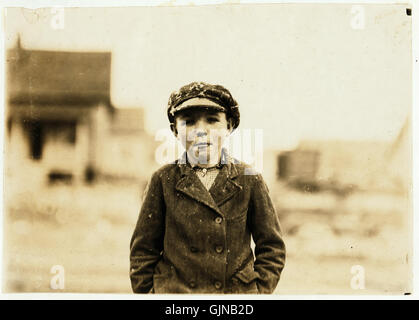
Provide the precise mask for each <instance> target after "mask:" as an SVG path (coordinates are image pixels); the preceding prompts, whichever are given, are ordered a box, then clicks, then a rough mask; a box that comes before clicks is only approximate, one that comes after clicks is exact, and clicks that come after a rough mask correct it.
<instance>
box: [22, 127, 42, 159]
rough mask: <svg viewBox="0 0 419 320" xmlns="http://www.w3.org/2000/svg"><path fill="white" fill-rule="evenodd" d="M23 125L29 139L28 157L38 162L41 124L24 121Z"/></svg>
mask: <svg viewBox="0 0 419 320" xmlns="http://www.w3.org/2000/svg"><path fill="white" fill-rule="evenodd" d="M23 125H24V128H25V131H26V132H27V134H28V137H29V156H30V157H31V158H32V159H34V160H39V159H41V158H42V146H43V132H42V131H43V130H42V124H41V122H40V121H33V120H24V121H23Z"/></svg>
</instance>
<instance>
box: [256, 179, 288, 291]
mask: <svg viewBox="0 0 419 320" xmlns="http://www.w3.org/2000/svg"><path fill="white" fill-rule="evenodd" d="M254 177H255V181H254V185H253V188H252V196H251V203H250V228H251V231H252V236H253V240H254V242H255V256H256V260H255V264H254V269H255V271H256V273H258V274H259V279H258V282H257V285H258V289H259V292H260V293H272V292H273V291H274V290H275V288H276V286H277V284H278V281H279V278H280V275H281V272H282V270H283V268H284V264H285V243H284V241H283V238H282V232H281V228H280V224H279V219H278V216H277V214H276V212H275V209H274V206H273V205H272V201H271V198H270V196H269V191H268V188H267V186H266V184H265V181H264V180H263V178H262V176H261V175H260V174H257V175H255V176H254Z"/></svg>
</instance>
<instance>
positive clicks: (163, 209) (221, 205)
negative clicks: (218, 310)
mask: <svg viewBox="0 0 419 320" xmlns="http://www.w3.org/2000/svg"><path fill="white" fill-rule="evenodd" d="M245 170H246V172H245ZM249 173H251V174H249ZM251 236H253V239H254V242H255V245H256V247H255V257H254V255H253V252H252V249H251ZM255 258H256V259H255ZM284 263H285V245H284V241H283V239H282V235H281V231H280V225H279V221H278V216H277V214H276V213H275V210H274V207H273V205H272V202H271V199H270V197H269V194H268V189H267V187H266V184H265V182H264V181H263V179H262V176H261V175H260V174H255V173H253V174H252V172H251V169H250V167H249V166H247V165H245V164H241V163H233V162H228V163H227V164H224V165H223V166H222V169H221V170H220V172H219V174H218V175H217V177H216V179H215V181H214V183H213V185H212V186H211V188H210V190H209V192H208V191H207V189H206V188H205V187H204V185H203V184H202V183H201V181H200V180H199V178H198V176H197V175H196V173H195V172H194V171H193V169H192V168H191V166H190V165H189V164H187V163H186V164H185V163H183V164H182V163H180V162H179V161H177V162H176V163H175V164H168V165H165V166H164V167H162V168H160V169H159V170H158V171H157V172H155V173H154V174H153V176H152V178H151V181H150V182H149V185H148V187H147V189H146V192H145V196H144V201H143V205H142V208H141V211H140V215H139V218H138V222H137V225H136V227H135V230H134V234H133V236H132V239H131V254H130V266H131V270H130V278H131V284H132V289H133V291H134V292H135V293H148V292H155V293H272V292H273V291H274V290H275V288H276V286H277V283H278V281H279V277H280V274H281V271H282V269H283V268H284Z"/></svg>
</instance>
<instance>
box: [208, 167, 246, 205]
mask: <svg viewBox="0 0 419 320" xmlns="http://www.w3.org/2000/svg"><path fill="white" fill-rule="evenodd" d="M236 177H237V169H236V167H235V166H234V164H232V163H230V162H229V163H228V164H227V165H225V166H223V168H222V169H221V171H220V172H219V173H218V175H217V177H216V178H215V181H214V183H213V185H212V186H211V188H210V190H209V192H210V194H211V196H212V198H213V199H214V202H215V203H216V204H217V206H221V205H222V204H223V203H225V202H226V201H228V200H230V199H231V198H232V197H233V196H234V195H235V194H236V193H238V192H239V191H240V190H241V189H242V186H241V185H239V184H238V183H237V182H236V181H234V179H235V178H236Z"/></svg>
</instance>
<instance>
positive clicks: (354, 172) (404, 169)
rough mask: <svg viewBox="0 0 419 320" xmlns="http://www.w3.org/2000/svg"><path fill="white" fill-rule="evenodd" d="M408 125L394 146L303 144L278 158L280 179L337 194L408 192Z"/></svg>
mask: <svg viewBox="0 0 419 320" xmlns="http://www.w3.org/2000/svg"><path fill="white" fill-rule="evenodd" d="M409 123H410V122H409V121H408V120H407V121H406V124H405V125H404V126H403V128H402V129H401V130H400V134H399V135H398V137H397V138H396V139H395V141H393V142H385V141H338V140H336V141H326V140H325V141H311V140H305V141H302V142H300V144H299V145H298V147H297V148H296V149H295V150H292V151H285V152H281V153H280V154H278V155H277V166H276V169H277V178H278V179H280V180H282V181H286V182H288V183H291V184H294V185H296V186H302V187H304V186H306V185H311V186H312V187H314V188H316V187H317V188H319V189H332V190H333V189H335V190H337V191H339V190H340V191H345V190H349V189H353V188H357V189H360V190H377V191H389V192H394V191H397V192H398V191H405V190H407V188H408V186H409V183H410V177H411V169H410V168H411V139H410V129H409Z"/></svg>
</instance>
